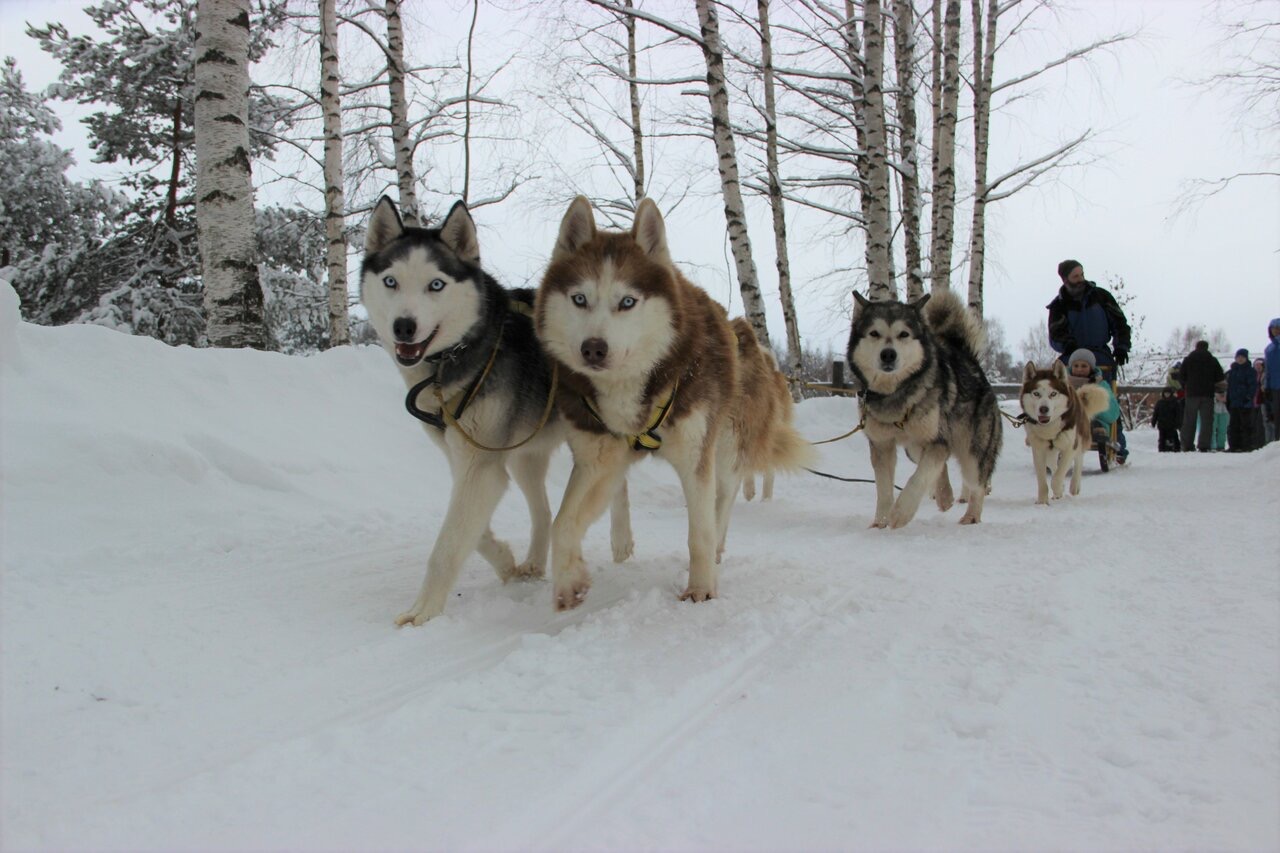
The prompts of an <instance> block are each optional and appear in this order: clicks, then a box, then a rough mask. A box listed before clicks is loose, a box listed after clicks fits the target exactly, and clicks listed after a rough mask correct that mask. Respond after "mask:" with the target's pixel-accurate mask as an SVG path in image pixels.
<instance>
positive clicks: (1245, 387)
mask: <svg viewBox="0 0 1280 853" xmlns="http://www.w3.org/2000/svg"><path fill="white" fill-rule="evenodd" d="M1257 396H1258V374H1257V373H1256V372H1254V369H1253V365H1252V364H1250V363H1249V351H1248V350H1247V349H1238V350H1236V358H1235V361H1234V362H1233V363H1232V365H1231V369H1230V370H1228V371H1227V413H1228V415H1229V417H1230V422H1229V423H1228V424H1227V450H1228V451H1229V452H1231V453H1244V452H1245V451H1247V450H1253V448H1254V442H1253V412H1254V398H1255V397H1257Z"/></svg>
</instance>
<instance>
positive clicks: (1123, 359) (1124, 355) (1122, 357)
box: [1116, 348, 1129, 367]
mask: <svg viewBox="0 0 1280 853" xmlns="http://www.w3.org/2000/svg"><path fill="white" fill-rule="evenodd" d="M1128 363H1129V351H1128V350H1127V349H1119V348H1117V349H1116V367H1123V366H1124V365H1126V364H1128Z"/></svg>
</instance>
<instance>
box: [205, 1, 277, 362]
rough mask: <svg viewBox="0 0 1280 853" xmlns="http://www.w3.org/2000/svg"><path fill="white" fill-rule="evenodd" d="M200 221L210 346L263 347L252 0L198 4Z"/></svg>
mask: <svg viewBox="0 0 1280 853" xmlns="http://www.w3.org/2000/svg"><path fill="white" fill-rule="evenodd" d="M194 71H195V90H196V97H195V134H196V165H197V168H196V223H197V227H198V231H199V235H198V236H199V243H200V259H201V266H202V271H203V279H204V306H205V314H206V317H207V319H208V337H209V343H210V345H212V346H216V347H254V348H256V349H261V348H262V347H264V346H265V344H266V326H265V325H264V323H263V300H262V285H261V283H260V282H259V281H258V265H257V246H256V245H255V238H254V211H253V179H252V175H251V173H250V166H249V124H248V122H249V0H199V3H198V5H197V7H196V45H195V68H194Z"/></svg>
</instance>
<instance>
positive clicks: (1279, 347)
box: [1262, 317, 1280, 441]
mask: <svg viewBox="0 0 1280 853" xmlns="http://www.w3.org/2000/svg"><path fill="white" fill-rule="evenodd" d="M1267 337H1268V338H1270V339H1271V343H1269V344H1267V349H1266V352H1265V353H1264V355H1265V357H1266V367H1265V369H1264V375H1263V384H1262V394H1263V399H1265V400H1266V404H1267V414H1268V415H1270V417H1271V439H1270V440H1271V441H1275V440H1276V439H1277V438H1280V317H1276V318H1275V319H1274V320H1272V321H1271V324H1270V325H1269V326H1267Z"/></svg>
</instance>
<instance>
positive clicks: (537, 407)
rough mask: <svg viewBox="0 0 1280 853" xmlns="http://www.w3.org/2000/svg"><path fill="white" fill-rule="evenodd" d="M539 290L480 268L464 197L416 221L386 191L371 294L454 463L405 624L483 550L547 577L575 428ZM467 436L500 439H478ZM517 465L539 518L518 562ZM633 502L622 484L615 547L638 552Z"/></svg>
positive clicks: (422, 408) (424, 412) (374, 228)
mask: <svg viewBox="0 0 1280 853" xmlns="http://www.w3.org/2000/svg"><path fill="white" fill-rule="evenodd" d="M533 296H534V293H533V291H532V290H529V289H523V290H507V289H505V288H503V287H502V286H501V285H500V284H498V282H496V281H495V280H494V279H493V277H492V276H490V275H489V274H487V273H486V272H485V271H484V270H483V269H481V267H480V244H479V242H478V239H477V235H476V226H475V222H474V221H473V220H472V219H471V214H470V213H469V212H468V210H467V207H466V205H465V204H463V203H462V202H458V203H457V204H455V205H454V206H453V209H452V210H450V211H449V215H448V216H447V217H446V218H445V220H444V222H443V224H441V226H440V227H439V228H407V227H405V226H404V224H403V223H402V222H401V220H400V215H399V213H398V212H397V211H396V207H395V204H393V203H392V201H391V200H390V199H389V198H387V197H386V196H383V198H382V199H381V200H380V201H379V202H378V205H377V207H376V208H375V209H374V212H373V216H372V218H371V219H370V221H369V230H368V235H367V237H366V239H365V255H364V264H363V267H362V272H361V277H360V301H361V302H362V303H363V304H364V306H365V308H366V309H367V310H368V312H369V323H370V325H371V326H372V327H373V329H374V331H375V332H377V335H378V338H379V340H380V341H381V342H382V344H383V346H384V347H386V349H387V350H388V351H389V352H390V353H391V354H392V355H393V356H394V357H395V361H396V365H397V366H398V367H399V369H400V373H401V375H402V376H403V377H404V380H405V384H406V385H408V386H409V388H410V389H411V390H410V399H409V400H407V401H406V403H407V404H408V405H409V407H410V410H411V411H414V412H415V414H416V416H417V417H418V418H419V419H421V420H423V421H424V429H425V430H426V432H427V435H429V436H431V439H432V440H433V441H434V442H435V443H436V445H437V446H439V447H440V449H441V450H442V451H443V452H444V454H445V456H446V457H447V458H448V460H449V469H450V471H451V472H452V474H453V486H452V489H451V492H450V496H449V509H448V511H447V512H446V513H445V517H444V521H443V523H442V524H441V528H440V535H439V537H438V538H437V539H436V543H435V547H434V548H432V550H431V557H430V559H429V561H428V563H427V576H426V579H425V580H424V581H423V584H422V590H421V592H419V594H418V598H417V600H416V601H414V603H413V606H412V607H410V608H409V609H408V610H407V611H405V612H404V613H402V614H401V615H400V616H399V617H398V618H397V619H396V624H398V625H405V624H409V623H412V624H414V625H421V624H422V623H423V622H425V621H426V620H428V619H431V618H432V617H434V616H438V615H439V614H440V613H441V611H443V610H444V605H445V600H446V599H447V597H448V595H449V591H450V590H451V589H452V588H453V585H454V582H455V581H456V580H457V577H458V573H459V571H460V570H461V568H462V564H463V561H464V560H466V558H467V556H468V555H470V554H471V552H472V551H476V550H478V551H479V552H480V555H481V556H482V557H484V558H485V560H487V561H488V562H489V563H490V564H491V565H492V566H493V568H494V570H495V571H497V573H498V577H499V578H500V579H501V580H502V581H503V582H504V583H506V582H507V581H511V580H526V579H534V578H540V577H542V576H543V569H544V566H545V565H546V557H547V548H548V545H549V544H550V527H551V506H550V504H549V503H548V501H547V491H546V474H547V466H548V463H549V461H550V457H551V453H552V451H554V450H555V448H556V447H557V445H559V444H560V443H561V442H562V441H563V440H564V427H563V422H562V420H561V419H560V418H559V416H558V415H557V414H556V413H555V411H554V409H553V408H549V404H550V402H551V401H550V397H551V390H552V370H551V366H550V365H549V364H548V362H547V360H546V359H545V358H544V357H543V355H542V350H541V348H540V347H539V345H538V342H537V339H536V338H535V337H534V334H533V321H532V314H533ZM442 403H443V405H442ZM446 408H447V410H445V411H442V409H446ZM468 436H469V437H470V439H471V440H473V441H475V442H477V443H479V444H483V445H485V446H487V447H489V448H496V449H481V448H478V447H476V446H474V445H473V444H472V443H471V441H468ZM525 439H528V440H527V441H525ZM522 442H523V443H522ZM516 444H519V445H520V446H519V447H511V445H516ZM508 472H509V473H510V476H512V477H514V478H515V481H516V484H517V485H518V486H519V487H520V490H521V491H522V492H523V493H524V496H525V500H527V501H528V504H529V514H530V517H531V520H532V535H531V538H530V542H529V551H528V553H527V555H526V556H525V560H524V562H522V563H520V564H518V565H517V564H516V562H515V558H514V557H513V556H512V553H511V549H510V547H508V546H507V544H506V543H505V542H502V541H499V540H498V539H496V538H495V537H494V535H493V531H492V530H491V529H490V528H489V520H490V518H491V517H492V515H493V511H494V509H495V508H496V507H497V505H498V501H499V499H500V498H501V497H502V495H503V492H505V491H506V488H507V480H508ZM623 486H624V487H625V484H623ZM611 494H612V493H611ZM625 503H626V492H625V488H623V489H621V490H619V491H618V492H617V502H616V503H615V505H614V509H615V516H614V522H615V523H614V531H613V532H614V543H615V544H614V555H615V557H618V556H619V554H620V552H625V553H626V554H629V553H630V551H629V548H630V546H629V542H630V538H631V532H630V527H629V523H628V521H627V518H628V514H627V513H626V511H625ZM620 510H621V512H622V518H621V520H620V519H619V516H618V512H619V511H620ZM622 558H624V559H625V555H624V556H623V557H622Z"/></svg>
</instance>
